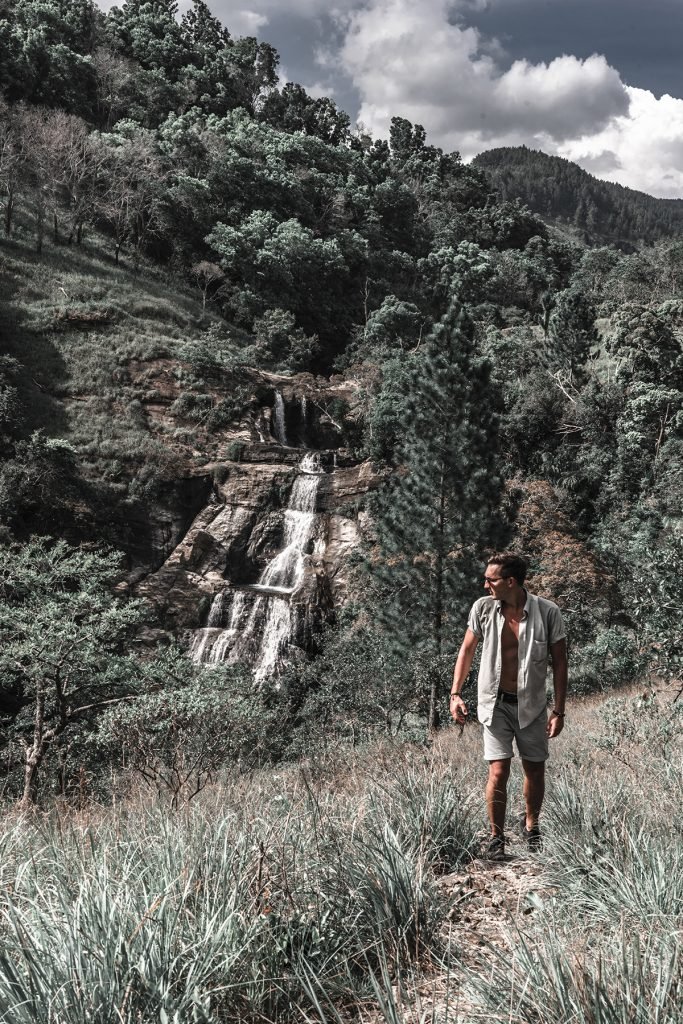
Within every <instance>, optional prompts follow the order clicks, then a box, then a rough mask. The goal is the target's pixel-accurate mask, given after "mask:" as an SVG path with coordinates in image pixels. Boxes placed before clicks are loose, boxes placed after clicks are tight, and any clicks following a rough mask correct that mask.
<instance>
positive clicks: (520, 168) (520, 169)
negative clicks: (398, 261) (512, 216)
mask: <svg viewBox="0 0 683 1024" xmlns="http://www.w3.org/2000/svg"><path fill="white" fill-rule="evenodd" d="M472 164H473V165H474V166H475V167H478V168H480V169H481V170H483V171H484V172H485V173H486V174H487V175H488V176H489V178H490V180H491V181H492V183H493V184H494V186H495V187H496V188H497V190H498V191H499V192H500V194H501V197H502V198H503V199H520V200H521V201H522V202H523V203H525V204H526V205H527V206H528V207H529V209H530V210H531V211H532V212H533V213H535V214H537V215H538V216H540V217H542V218H543V219H544V220H546V221H547V222H548V223H550V224H551V225H553V226H554V227H556V228H559V229H561V230H563V231H567V230H568V229H569V231H570V233H571V234H573V235H574V237H577V238H578V239H579V240H580V241H582V242H584V243H585V244H588V245H596V244H598V245H600V244H603V245H613V246H616V247H617V248H619V249H623V250H625V251H632V250H633V249H636V248H639V247H640V246H642V245H648V244H652V243H654V242H657V241H660V240H662V239H666V238H673V237H675V236H677V235H679V234H681V233H682V232H683V199H659V198H657V197H655V196H650V195H648V194H647V193H646V192H639V191H637V190H636V189H631V188H628V187H627V186H625V185H619V184H617V183H614V182H608V181H602V180H601V179H599V178H596V177H595V176H594V175H592V174H590V173H589V172H588V171H585V170H583V168H581V167H579V165H578V164H576V163H574V162H572V161H571V160H567V159H565V158H564V157H559V156H551V155H549V154H547V153H544V152H542V151H541V150H535V149H530V148H528V147H527V146H507V147H498V148H496V149H489V150H486V151H485V152H483V153H479V154H478V155H477V156H475V157H474V159H473V160H472Z"/></svg>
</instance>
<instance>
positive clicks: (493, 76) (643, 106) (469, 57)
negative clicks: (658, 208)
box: [103, 0, 683, 198]
mask: <svg viewBox="0 0 683 1024" xmlns="http://www.w3.org/2000/svg"><path fill="white" fill-rule="evenodd" d="M184 2H186V0H184ZM105 4H106V5H107V6H109V5H110V4H107V3H106V0H105ZM105 4H103V5H105ZM208 4H209V7H210V8H211V10H212V11H213V13H214V14H215V15H216V16H218V17H219V18H220V19H221V21H222V22H223V23H224V24H225V25H226V27H227V28H228V29H229V30H230V32H231V33H232V34H233V35H234V36H238V35H246V34H249V35H257V36H258V38H259V39H262V40H264V41H267V42H269V43H271V44H272V45H273V46H275V48H276V49H277V50H278V52H279V53H280V59H281V64H280V70H281V74H282V77H283V79H286V80H290V81H295V82H299V83H300V84H301V85H303V86H305V88H306V89H307V90H308V91H309V92H310V93H312V94H313V95H327V96H331V97H332V98H333V99H334V100H335V101H336V102H337V103H338V105H339V106H340V107H342V108H343V109H344V110H346V111H347V112H348V113H349V114H350V115H351V119H352V122H353V123H356V122H359V123H360V124H361V125H362V126H363V127H364V128H365V129H366V130H367V131H368V132H369V133H370V134H371V135H373V137H381V138H386V137H387V136H388V129H389V124H390V120H391V117H392V116H395V115H399V116H401V117H406V118H408V120H410V121H412V122H413V123H419V124H422V125H423V126H424V127H425V129H426V131H427V139H428V142H430V143H431V144H433V145H437V146H441V147H442V148H443V149H444V150H447V151H449V152H450V151H453V150H457V151H459V152H460V153H461V154H462V157H463V159H465V160H469V159H471V158H472V157H473V156H474V155H475V154H476V153H479V152H481V151H482V150H486V149H492V148H494V147H496V146H517V145H522V144H524V145H527V146H530V147H532V148H534V149H541V150H543V151H544V152H546V153H551V154H556V155H558V156H564V157H567V158H568V159H570V160H574V161H575V162H576V163H578V164H579V165H580V166H581V167H583V168H585V169H586V170H587V171H590V172H591V173H592V174H595V175H596V176H597V177H600V178H604V179H606V180H608V181H614V182H619V183H620V184H622V185H627V186H629V187H630V188H635V189H640V190H641V191H644V192H648V193H650V194H651V195H655V196H662V197H667V198H681V197H683V62H681V59H680V49H681V39H683V0H332V2H327V0H287V2H286V3H282V2H281V0H208ZM180 6H181V9H182V8H183V2H181V5H180Z"/></svg>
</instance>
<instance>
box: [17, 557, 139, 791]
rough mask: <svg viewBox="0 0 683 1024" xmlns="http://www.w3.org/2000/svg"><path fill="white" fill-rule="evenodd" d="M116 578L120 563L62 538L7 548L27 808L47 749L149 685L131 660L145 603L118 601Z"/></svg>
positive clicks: (113, 558) (21, 754)
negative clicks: (129, 652) (130, 647)
mask: <svg viewBox="0 0 683 1024" xmlns="http://www.w3.org/2000/svg"><path fill="white" fill-rule="evenodd" d="M119 576H120V562H119V558H118V557H117V556H115V555H113V554H109V553H104V552H100V551H88V550H85V549H83V548H72V547H70V546H69V545H68V544H66V543H65V542H64V541H55V542H51V541H49V540H47V539H39V540H32V541H31V542H30V543H28V544H26V545H24V546H21V547H18V546H12V547H3V550H2V558H1V559H0V676H1V677H2V680H3V683H2V686H3V693H2V697H3V702H4V707H3V712H4V717H6V716H7V713H8V711H9V719H10V721H9V734H10V746H11V747H12V748H13V749H14V750H15V751H16V750H17V748H19V749H20V755H19V758H18V759H17V760H18V762H19V763H22V764H23V783H22V787H21V790H22V795H21V801H20V803H21V806H22V807H24V808H29V807H30V806H31V805H33V804H34V803H35V802H36V800H37V797H38V783H39V776H40V772H41V769H42V767H43V765H44V762H45V760H46V757H47V755H48V753H49V752H50V750H51V749H53V748H54V747H55V745H56V744H57V743H58V742H59V741H60V740H62V739H63V738H65V737H66V734H67V733H68V732H69V731H72V730H76V729H79V728H83V726H84V725H85V724H87V723H88V721H90V720H92V718H93V717H94V716H95V715H96V714H97V712H98V711H101V710H102V709H103V708H105V707H106V706H108V705H110V704H111V703H112V702H114V701H120V700H123V699H126V698H129V697H130V696H132V695H133V694H134V693H135V692H136V691H138V690H139V689H140V688H141V686H142V683H143V680H144V678H145V670H144V668H143V667H142V666H141V664H140V663H139V662H137V661H136V660H135V659H134V658H132V657H130V656H129V655H127V654H126V641H127V640H128V639H129V638H130V637H131V635H132V633H133V631H134V630H135V629H136V628H137V627H139V625H140V624H141V621H142V605H141V603H140V602H137V601H125V600H122V599H120V598H118V597H116V596H115V594H114V593H113V591H112V587H113V585H114V583H115V582H116V581H117V580H118V578H119ZM7 724H8V723H7V721H6V722H5V725H6V726H7Z"/></svg>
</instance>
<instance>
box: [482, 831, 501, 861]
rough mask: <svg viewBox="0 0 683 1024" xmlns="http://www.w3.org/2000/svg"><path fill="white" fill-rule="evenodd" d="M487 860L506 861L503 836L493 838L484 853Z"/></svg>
mask: <svg viewBox="0 0 683 1024" xmlns="http://www.w3.org/2000/svg"><path fill="white" fill-rule="evenodd" d="M484 857H485V859H486V860H505V859H506V858H505V839H504V837H503V836H491V839H490V840H489V845H488V846H487V847H486V850H485V851H484Z"/></svg>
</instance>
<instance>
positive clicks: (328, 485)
mask: <svg viewBox="0 0 683 1024" xmlns="http://www.w3.org/2000/svg"><path fill="white" fill-rule="evenodd" d="M283 382H284V383H283V386H282V388H279V387H275V386H274V384H273V382H272V380H268V381H267V382H266V383H267V387H266V386H265V384H263V383H262V382H261V384H260V387H261V388H262V389H263V390H261V391H260V397H261V399H263V398H266V399H267V400H268V403H272V404H260V403H259V402H258V401H254V402H252V403H250V406H249V409H248V412H247V414H246V415H245V416H244V417H243V418H242V420H241V421H240V422H239V423H238V424H236V426H235V428H234V429H233V430H232V431H231V432H230V435H229V436H224V437H223V438H221V439H218V443H217V444H216V445H215V446H214V448H213V450H212V451H211V453H210V454H211V455H212V458H211V459H210V461H209V462H207V463H205V464H204V465H203V466H201V467H197V468H196V469H195V471H194V477H195V479H198V478H200V479H201V481H202V483H201V486H197V487H195V488H192V487H190V488H189V490H190V491H192V493H193V496H194V494H195V493H197V494H201V493H202V489H203V493H204V495H205V498H204V501H203V503H202V506H201V508H200V509H199V510H198V511H197V513H196V515H195V516H194V518H193V520H192V521H191V523H190V524H189V526H188V528H187V530H186V532H185V533H184V535H183V536H182V538H181V539H180V540H179V542H178V543H177V544H176V545H175V546H174V547H173V550H172V551H171V552H170V554H168V557H166V558H165V559H164V560H163V563H162V564H161V565H160V567H159V568H158V569H157V570H156V571H154V572H152V573H151V574H149V575H147V576H146V577H145V578H144V579H143V580H141V581H140V582H139V583H138V585H137V588H136V589H137V591H138V593H140V594H141V595H143V596H145V597H146V598H147V599H148V600H150V601H151V602H152V604H153V605H154V606H155V608H156V610H157V612H158V615H159V619H160V621H161V622H162V624H163V626H164V628H165V629H166V630H168V631H169V632H172V633H173V634H175V635H180V636H181V637H182V638H183V639H184V641H185V642H186V643H187V644H188V645H189V646H190V648H191V649H192V652H193V657H195V659H196V660H202V661H222V660H227V661H240V662H248V663H250V664H251V665H253V666H254V667H255V669H256V671H257V676H258V675H259V674H260V676H261V678H265V677H266V676H268V675H269V674H272V673H273V672H277V670H278V668H279V667H280V665H281V664H282V662H283V659H285V658H286V657H291V656H292V654H294V653H295V651H293V650H292V648H302V649H305V648H306V647H307V646H308V645H309V644H310V639H311V636H312V634H313V633H314V632H315V631H316V630H317V629H319V628H320V625H321V623H322V622H324V621H326V620H329V619H330V618H331V617H333V616H334V613H335V610H336V609H338V608H339V607H340V606H342V605H343V604H344V602H345V601H346V600H347V598H348V590H349V579H348V572H347V566H348V560H349V555H350V554H351V553H352V552H353V551H354V549H355V548H357V547H358V545H359V543H360V540H361V537H362V527H363V522H364V515H363V513H362V511H360V509H361V507H362V503H363V500H364V498H365V496H366V494H367V493H368V491H369V490H371V489H372V488H374V487H376V486H377V484H378V481H379V478H378V476H377V473H376V472H375V470H374V469H373V467H372V466H371V465H370V463H368V462H360V463H359V462H354V460H353V459H352V458H351V457H350V455H349V454H348V452H347V451H346V450H345V449H344V447H343V443H342V442H343V438H342V436H341V430H340V428H339V425H338V424H335V422H334V417H330V416H328V415H327V413H326V412H325V411H324V410H325V403H329V402H330V396H329V394H321V392H322V391H323V389H322V387H321V385H320V382H318V383H317V391H316V392H315V395H316V397H315V398H313V397H310V396H311V392H312V385H311V379H309V378H308V377H304V378H303V380H301V379H299V378H283ZM276 383H277V382H276ZM297 389H298V390H297ZM307 396H309V397H307ZM257 397H258V396H257ZM278 437H279V438H280V440H279V441H278V440H277V438H278ZM330 441H336V442H337V444H336V446H331V445H329V443H328V442H330ZM288 649H289V654H287V651H288Z"/></svg>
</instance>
